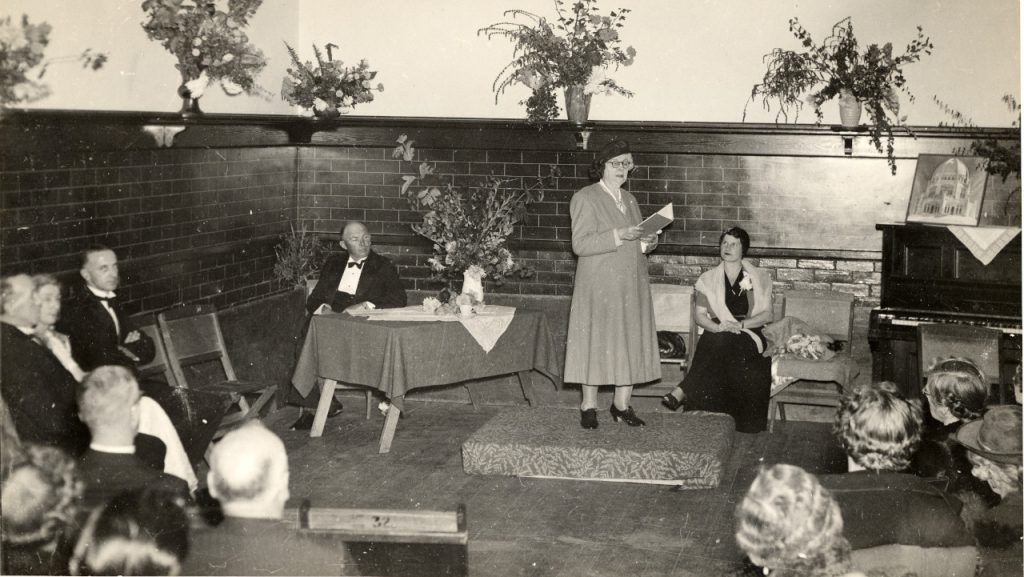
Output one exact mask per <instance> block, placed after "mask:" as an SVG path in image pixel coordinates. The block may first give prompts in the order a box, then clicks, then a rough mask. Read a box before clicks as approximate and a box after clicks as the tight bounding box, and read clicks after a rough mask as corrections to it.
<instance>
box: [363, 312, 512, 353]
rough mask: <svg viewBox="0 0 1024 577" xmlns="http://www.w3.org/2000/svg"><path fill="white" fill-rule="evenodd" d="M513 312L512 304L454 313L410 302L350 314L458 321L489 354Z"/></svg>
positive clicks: (367, 316) (379, 319) (382, 317)
mask: <svg viewBox="0 0 1024 577" xmlns="http://www.w3.org/2000/svg"><path fill="white" fill-rule="evenodd" d="M515 312H516V309H515V307H503V306H497V305H487V306H485V307H484V308H483V310H480V311H479V312H475V313H473V314H472V315H469V316H463V315H455V314H450V315H438V314H434V313H432V312H428V311H425V310H423V307H422V306H419V305H413V306H408V307H403V308H399V309H373V310H367V311H359V312H357V313H355V314H354V315H353V316H357V317H366V318H368V319H371V320H375V321H419V322H428V321H441V322H455V321H458V322H460V323H462V326H464V327H466V330H467V331H469V334H470V335H472V336H473V339H474V340H476V342H477V344H479V345H480V347H481V348H482V349H483V350H484V352H488V353H489V352H491V349H493V348H494V345H495V344H496V343H497V342H498V339H500V338H501V335H503V334H505V331H506V330H507V329H508V325H509V324H511V323H512V317H513V316H515Z"/></svg>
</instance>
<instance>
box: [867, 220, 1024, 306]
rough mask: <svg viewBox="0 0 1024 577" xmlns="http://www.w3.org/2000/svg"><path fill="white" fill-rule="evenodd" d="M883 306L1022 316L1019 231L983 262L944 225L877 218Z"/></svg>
mask: <svg viewBox="0 0 1024 577" xmlns="http://www.w3.org/2000/svg"><path fill="white" fill-rule="evenodd" d="M876 228H877V229H879V230H881V231H882V279H881V282H882V298H881V306H882V307H883V308H906V309H917V310H930V311H934V312H943V311H945V312H950V313H963V314H971V315H993V316H1002V317H1016V318H1020V316H1021V236H1020V235H1019V234H1018V235H1017V237H1016V238H1014V240H1013V241H1012V242H1010V244H1008V245H1007V246H1006V248H1004V249H1003V250H1002V251H1001V252H1000V253H999V254H998V255H997V256H996V257H995V259H993V261H992V262H991V263H989V264H988V265H983V264H982V263H981V261H979V260H978V259H977V258H975V257H974V255H972V254H971V252H970V250H968V249H967V247H965V246H964V245H963V244H962V243H961V242H960V241H959V240H957V238H956V237H955V236H954V235H953V234H952V233H951V232H949V231H948V230H947V229H946V228H945V227H939V226H925V225H891V224H879V225H876Z"/></svg>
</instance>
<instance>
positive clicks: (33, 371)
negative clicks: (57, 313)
mask: <svg viewBox="0 0 1024 577" xmlns="http://www.w3.org/2000/svg"><path fill="white" fill-rule="evenodd" d="M0 310H2V314H0V391H2V394H3V397H4V401H5V402H6V403H7V408H8V410H10V413H11V417H12V419H13V421H14V428H15V429H16V430H17V431H18V437H19V438H20V439H21V441H22V442H24V443H37V444H41V445H53V446H56V447H60V448H62V449H64V450H65V451H67V452H68V453H70V454H72V455H78V454H80V453H81V452H82V451H83V450H84V449H85V447H86V445H88V442H89V431H88V429H86V428H85V426H84V425H83V424H82V422H81V421H79V420H78V411H77V409H76V407H75V387H76V386H77V384H78V383H77V381H75V377H74V376H73V375H72V374H71V373H69V372H68V371H67V370H66V369H65V368H64V366H63V365H62V364H61V363H60V361H59V360H58V359H57V357H55V356H53V354H52V353H51V352H50V351H49V349H47V348H46V347H45V346H44V345H43V344H42V343H41V342H40V341H39V339H38V338H37V337H35V333H34V330H35V326H36V324H37V323H38V322H39V312H40V303H39V298H38V296H37V294H36V290H35V283H34V282H33V281H32V277H30V276H28V275H25V274H18V275H13V276H8V277H4V278H3V279H0Z"/></svg>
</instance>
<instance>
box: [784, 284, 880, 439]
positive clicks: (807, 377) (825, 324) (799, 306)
mask: <svg viewBox="0 0 1024 577" xmlns="http://www.w3.org/2000/svg"><path fill="white" fill-rule="evenodd" d="M784 298H785V300H784V302H783V305H782V316H784V317H786V316H789V317H796V318H798V319H800V320H802V321H804V322H805V323H807V324H808V325H809V326H810V327H811V329H812V330H813V331H814V332H815V334H818V335H828V336H830V337H832V339H833V340H834V341H836V342H840V343H842V344H843V347H842V350H841V351H840V352H838V353H837V354H836V356H835V357H833V358H832V359H830V360H828V361H810V360H803V359H790V358H783V359H780V360H779V364H778V375H779V376H780V377H794V378H796V379H797V380H796V381H794V382H792V383H790V384H789V385H787V386H786V387H785V388H784V389H782V390H781V391H779V392H777V393H776V394H775V395H774V396H772V397H771V399H770V400H769V402H768V431H769V432H772V431H774V430H775V417H776V413H778V416H779V419H780V420H782V421H785V420H786V407H785V405H786V404H794V405H814V406H820V407H835V408H837V409H838V408H839V401H840V399H841V398H842V396H843V391H844V390H845V389H846V387H847V386H848V385H849V384H850V383H851V382H853V379H854V378H856V377H857V375H858V374H859V372H860V371H859V369H858V368H857V364H856V363H855V362H853V359H852V358H851V356H850V346H851V342H852V339H853V295H851V294H847V293H841V292H835V291H799V290H791V291H787V292H786V293H785V295H784Z"/></svg>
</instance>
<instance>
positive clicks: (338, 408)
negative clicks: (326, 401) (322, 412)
mask: <svg viewBox="0 0 1024 577" xmlns="http://www.w3.org/2000/svg"><path fill="white" fill-rule="evenodd" d="M343 410H345V406H344V405H342V404H341V403H339V402H338V401H331V408H330V409H329V410H328V411H327V418H328V419H330V418H331V417H337V416H338V415H340V414H341V412H342V411H343Z"/></svg>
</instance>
